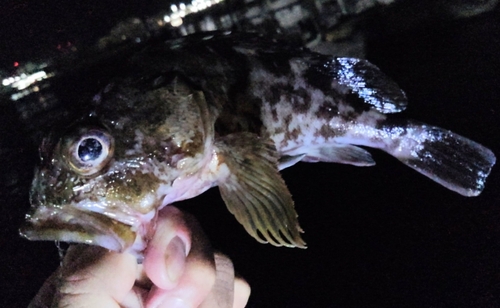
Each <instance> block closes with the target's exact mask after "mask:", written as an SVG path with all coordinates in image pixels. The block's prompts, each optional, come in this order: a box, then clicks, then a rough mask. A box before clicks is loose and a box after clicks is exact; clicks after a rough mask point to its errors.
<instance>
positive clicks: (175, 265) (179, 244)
mask: <svg viewBox="0 0 500 308" xmlns="http://www.w3.org/2000/svg"><path fill="white" fill-rule="evenodd" d="M185 264H186V245H185V244H184V242H183V241H182V240H181V238H180V237H178V236H176V237H174V238H173V239H172V240H171V241H170V243H169V244H168V245H167V248H166V249H165V265H166V268H167V275H168V278H169V279H170V280H171V281H172V282H174V283H176V282H177V281H178V280H179V278H180V277H181V275H182V273H183V272H184V266H185Z"/></svg>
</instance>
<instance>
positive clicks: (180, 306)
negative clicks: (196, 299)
mask: <svg viewBox="0 0 500 308" xmlns="http://www.w3.org/2000/svg"><path fill="white" fill-rule="evenodd" d="M188 307H190V306H189V305H188V304H187V303H186V302H185V301H184V300H183V299H181V298H169V299H166V300H165V301H163V302H162V303H161V304H160V305H159V306H158V307H157V308H188Z"/></svg>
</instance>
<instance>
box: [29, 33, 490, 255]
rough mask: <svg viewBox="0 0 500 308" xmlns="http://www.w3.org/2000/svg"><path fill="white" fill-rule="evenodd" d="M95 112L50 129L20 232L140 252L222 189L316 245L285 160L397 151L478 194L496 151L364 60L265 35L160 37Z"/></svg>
mask: <svg viewBox="0 0 500 308" xmlns="http://www.w3.org/2000/svg"><path fill="white" fill-rule="evenodd" d="M117 67H118V68H117V71H116V73H115V74H114V75H113V76H111V77H109V78H108V79H106V80H105V81H106V82H105V83H104V84H103V86H102V87H101V88H100V89H99V90H98V91H97V93H94V94H93V95H92V98H91V99H88V101H86V103H85V109H84V111H85V112H82V114H83V115H82V116H80V117H79V118H78V119H77V120H75V121H74V122H73V123H71V124H70V125H67V127H65V128H64V129H57V130H55V131H53V132H52V133H51V134H49V135H48V136H47V137H45V138H44V140H43V142H42V144H41V146H40V164H39V165H38V167H37V169H36V170H35V175H34V179H33V182H32V186H31V191H30V203H31V208H30V212H29V213H28V214H27V215H26V222H25V225H24V226H23V227H22V228H21V229H20V234H21V235H22V236H23V237H25V238H26V239H28V240H51V241H54V240H57V241H66V242H76V243H86V244H92V245H99V246H102V247H105V248H107V249H111V250H115V251H120V252H124V251H127V252H131V253H134V254H135V255H137V256H138V258H139V257H140V255H141V252H142V251H143V250H144V249H145V248H146V247H147V243H148V240H149V239H150V238H151V236H152V234H153V233H154V228H155V221H156V218H157V216H158V212H159V211H160V210H161V209H162V208H164V207H165V206H168V205H170V204H172V203H174V202H177V201H181V200H185V199H189V198H193V197H195V196H197V195H200V194H202V193H203V192H205V191H206V190H208V189H210V188H212V187H216V186H217V187H218V188H219V191H220V194H221V197H222V199H223V200H224V203H225V204H226V206H227V208H228V210H229V211H230V212H231V213H232V214H233V215H234V216H235V218H236V219H237V220H238V222H239V223H240V224H241V225H242V226H243V227H244V228H245V230H246V231H247V232H248V233H249V234H250V235H251V236H252V237H254V238H255V239H256V240H257V241H258V242H260V243H270V244H272V245H274V246H285V247H299V248H305V247H306V243H305V241H304V240H303V239H302V236H301V233H303V230H302V229H301V227H300V225H299V222H298V215H297V213H296V211H295V209H294V203H293V200H292V196H291V193H290V192H289V190H288V188H287V186H286V184H285V182H284V180H283V179H282V177H281V175H280V170H283V169H285V168H288V167H291V166H293V165H295V164H296V163H298V162H326V163H342V164H350V165H354V166H373V165H375V161H374V160H373V158H372V156H371V154H370V153H369V152H368V150H367V148H374V149H377V150H381V151H383V152H386V153H387V154H389V155H392V156H393V157H395V158H396V159H398V160H399V161H401V162H402V163H403V164H405V165H407V166H409V167H411V168H413V169H415V170H416V171H418V172H419V173H421V174H423V175H424V176H427V177H428V178H430V179H431V180H433V181H435V182H437V183H438V184H441V185H442V186H444V187H445V188H447V189H450V190H452V191H455V192H457V193H459V194H461V195H463V196H477V195H479V194H480V193H481V191H482V190H483V189H484V186H485V181H486V179H487V177H488V175H489V173H490V171H491V169H492V167H493V165H494V164H495V162H496V157H495V155H494V154H493V153H492V151H491V150H489V149H488V148H486V147H484V146H482V145H480V144H478V143H476V142H474V141H472V140H469V139H467V138H465V137H463V136H461V135H458V134H456V133H453V132H451V131H449V130H446V129H443V128H439V127H436V126H432V125H428V124H425V123H422V122H418V121H414V120H407V119H402V118H401V117H399V116H396V114H398V113H400V112H402V111H404V110H405V108H406V107H407V104H408V99H407V97H406V94H405V93H404V91H403V90H401V89H400V87H399V86H398V85H397V84H396V82H394V81H393V80H392V79H391V78H390V77H388V76H387V75H385V74H384V73H383V72H381V71H380V70H379V69H378V68H377V67H376V66H375V65H373V64H371V63H370V62H368V61H367V60H363V59H357V58H345V57H333V56H329V55H322V54H318V53H315V52H312V51H310V50H309V49H307V48H305V47H301V46H295V45H293V44H291V43H287V42H282V41H277V40H276V39H268V38H265V37H263V36H260V35H257V34H248V33H234V32H215V33H202V34H195V35H191V36H186V37H182V38H178V39H172V40H167V41H159V42H155V43H151V44H148V45H145V46H143V47H141V49H140V50H138V51H136V52H134V53H133V54H131V55H129V56H127V57H125V58H124V59H121V60H120V62H119V65H118V66H117Z"/></svg>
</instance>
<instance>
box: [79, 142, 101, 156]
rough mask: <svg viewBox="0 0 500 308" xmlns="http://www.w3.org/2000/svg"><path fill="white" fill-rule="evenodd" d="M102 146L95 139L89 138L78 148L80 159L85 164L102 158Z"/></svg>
mask: <svg viewBox="0 0 500 308" xmlns="http://www.w3.org/2000/svg"><path fill="white" fill-rule="evenodd" d="M101 153H102V144H101V142H99V140H97V139H95V138H87V139H84V140H82V142H80V145H79V146H78V157H79V158H80V159H81V160H82V161H83V162H88V161H92V160H96V159H98V158H99V156H101Z"/></svg>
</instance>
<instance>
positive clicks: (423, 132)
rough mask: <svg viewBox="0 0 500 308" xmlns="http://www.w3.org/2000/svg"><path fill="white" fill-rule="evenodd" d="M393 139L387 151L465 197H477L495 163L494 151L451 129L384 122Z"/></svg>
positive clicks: (384, 127)
mask: <svg viewBox="0 0 500 308" xmlns="http://www.w3.org/2000/svg"><path fill="white" fill-rule="evenodd" d="M382 131H383V132H385V133H387V135H388V136H399V137H400V138H392V139H391V140H392V141H391V142H390V143H388V144H386V147H385V149H384V150H385V151H386V152H388V153H389V154H391V155H393V156H394V157H396V158H397V159H398V160H400V161H401V162H403V163H404V164H406V165H407V166H409V167H411V168H413V169H415V170H417V171H418V172H420V173H422V174H423V175H425V176H427V177H429V178H430V179H432V180H434V181H435V182H437V183H439V184H441V185H443V186H444V187H446V188H448V189H450V190H453V191H455V192H457V193H459V194H461V195H464V196H469V197H470V196H477V195H479V194H480V193H481V191H482V190H483V189H484V185H485V180H486V178H487V177H488V175H489V173H490V171H491V168H492V167H493V165H494V164H495V161H496V157H495V155H494V154H493V152H492V151H491V150H489V149H488V148H486V147H484V146H482V145H480V144H479V143H477V142H474V141H472V140H470V139H467V138H465V137H463V136H460V135H458V134H455V133H453V132H451V131H449V130H446V129H442V128H439V127H435V126H429V125H426V124H423V123H418V122H412V121H409V122H408V123H407V124H406V125H384V126H383V127H382Z"/></svg>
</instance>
